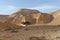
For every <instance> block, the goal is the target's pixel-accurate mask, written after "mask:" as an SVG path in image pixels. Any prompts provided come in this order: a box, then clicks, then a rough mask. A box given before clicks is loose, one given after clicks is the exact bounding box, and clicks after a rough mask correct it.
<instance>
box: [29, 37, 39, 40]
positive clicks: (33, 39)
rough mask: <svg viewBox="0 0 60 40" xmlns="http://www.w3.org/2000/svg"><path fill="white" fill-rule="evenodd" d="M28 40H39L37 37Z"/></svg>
mask: <svg viewBox="0 0 60 40" xmlns="http://www.w3.org/2000/svg"><path fill="white" fill-rule="evenodd" d="M29 40H40V39H39V37H30V38H29Z"/></svg>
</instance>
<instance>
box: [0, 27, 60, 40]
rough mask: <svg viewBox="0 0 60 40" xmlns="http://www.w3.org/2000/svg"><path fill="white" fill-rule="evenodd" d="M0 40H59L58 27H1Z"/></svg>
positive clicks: (59, 29) (59, 32) (59, 31)
mask: <svg viewBox="0 0 60 40" xmlns="http://www.w3.org/2000/svg"><path fill="white" fill-rule="evenodd" d="M0 40H60V26H27V27H16V28H10V27H2V28H0Z"/></svg>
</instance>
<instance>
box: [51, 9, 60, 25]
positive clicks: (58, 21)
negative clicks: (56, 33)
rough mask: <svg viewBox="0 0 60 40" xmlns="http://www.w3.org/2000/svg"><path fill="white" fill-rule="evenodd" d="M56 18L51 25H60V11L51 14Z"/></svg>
mask: <svg viewBox="0 0 60 40" xmlns="http://www.w3.org/2000/svg"><path fill="white" fill-rule="evenodd" d="M51 14H52V15H53V16H54V20H53V21H52V22H51V23H50V24H51V25H60V10H56V11H55V12H52V13H51Z"/></svg>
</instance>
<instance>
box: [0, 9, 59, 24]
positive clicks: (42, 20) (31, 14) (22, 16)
mask: <svg viewBox="0 0 60 40" xmlns="http://www.w3.org/2000/svg"><path fill="white" fill-rule="evenodd" d="M59 21H60V10H57V11H54V12H52V13H50V14H49V13H43V12H40V11H38V10H33V9H21V10H19V11H17V12H15V13H13V14H11V15H0V22H4V23H7V24H9V23H10V24H15V25H20V24H21V23H22V22H29V23H30V24H45V25H48V24H49V25H60V22H59Z"/></svg>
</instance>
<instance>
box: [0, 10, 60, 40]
mask: <svg viewBox="0 0 60 40" xmlns="http://www.w3.org/2000/svg"><path fill="white" fill-rule="evenodd" d="M59 21H60V10H57V11H55V12H52V13H43V12H40V11H38V10H32V9H21V10H19V11H17V12H15V13H12V14H11V15H0V40H60V22H59Z"/></svg>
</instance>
